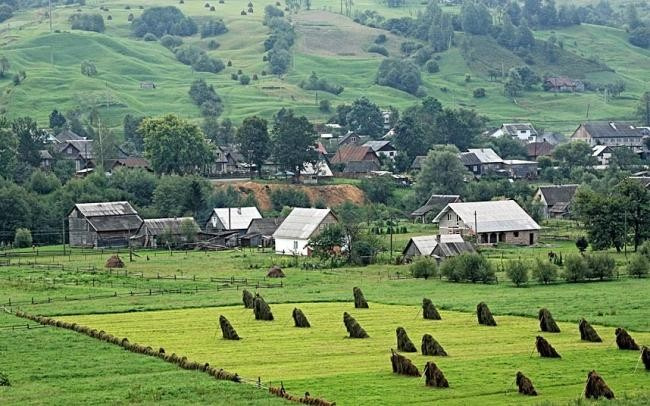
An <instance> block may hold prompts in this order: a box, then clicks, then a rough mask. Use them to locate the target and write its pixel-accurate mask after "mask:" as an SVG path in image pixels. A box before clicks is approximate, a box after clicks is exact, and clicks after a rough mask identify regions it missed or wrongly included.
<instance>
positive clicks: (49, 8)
mask: <svg viewBox="0 0 650 406" xmlns="http://www.w3.org/2000/svg"><path fill="white" fill-rule="evenodd" d="M47 8H48V11H47V14H48V15H49V16H50V33H51V32H52V0H48V2H47Z"/></svg>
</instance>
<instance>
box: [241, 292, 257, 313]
mask: <svg viewBox="0 0 650 406" xmlns="http://www.w3.org/2000/svg"><path fill="white" fill-rule="evenodd" d="M241 299H242V302H244V307H245V308H246V309H252V308H253V301H255V296H253V294H252V293H251V292H249V291H247V290H246V289H244V290H243V291H242V293H241Z"/></svg>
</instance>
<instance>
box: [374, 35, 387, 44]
mask: <svg viewBox="0 0 650 406" xmlns="http://www.w3.org/2000/svg"><path fill="white" fill-rule="evenodd" d="M386 41H387V38H386V34H379V35H377V38H375V44H384V43H386Z"/></svg>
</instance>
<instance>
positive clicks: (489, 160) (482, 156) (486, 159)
mask: <svg viewBox="0 0 650 406" xmlns="http://www.w3.org/2000/svg"><path fill="white" fill-rule="evenodd" d="M467 152H470V153H472V154H474V155H475V156H476V158H478V160H479V161H480V162H481V163H482V164H493V163H503V159H501V157H500V156H499V155H497V153H496V152H494V150H493V149H492V148H470V149H468V150H467Z"/></svg>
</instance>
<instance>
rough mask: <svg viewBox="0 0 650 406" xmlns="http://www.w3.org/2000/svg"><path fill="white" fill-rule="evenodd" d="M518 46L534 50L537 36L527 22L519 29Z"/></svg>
mask: <svg viewBox="0 0 650 406" xmlns="http://www.w3.org/2000/svg"><path fill="white" fill-rule="evenodd" d="M517 46H518V47H520V48H525V49H532V48H533V47H534V46H535V36H534V35H533V32H532V31H531V30H530V28H528V24H526V22H525V20H524V22H522V23H521V25H520V26H519V27H517Z"/></svg>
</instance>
